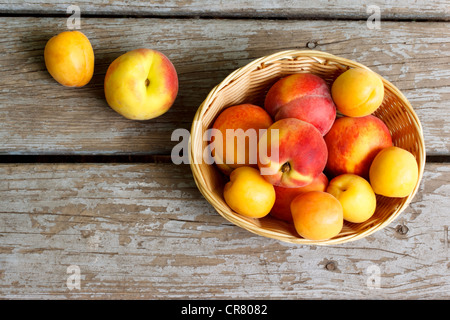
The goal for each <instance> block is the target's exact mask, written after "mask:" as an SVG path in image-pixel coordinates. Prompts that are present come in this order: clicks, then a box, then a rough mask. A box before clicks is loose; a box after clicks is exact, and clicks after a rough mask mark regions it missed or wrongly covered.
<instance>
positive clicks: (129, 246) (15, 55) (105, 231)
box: [0, 0, 450, 299]
mask: <svg viewBox="0 0 450 320" xmlns="http://www.w3.org/2000/svg"><path fill="white" fill-rule="evenodd" d="M71 4H73V3H69V2H67V1H59V2H58V3H53V2H48V1H44V0H35V1H26V2H23V1H1V0H0V13H1V14H2V16H1V17H0V26H1V29H2V31H3V32H2V39H1V40H0V66H1V68H0V77H1V80H2V82H1V83H2V85H1V86H0V121H1V125H0V140H1V141H2V143H1V145H0V160H3V161H2V162H5V161H6V162H8V161H9V162H11V159H12V160H14V161H17V163H0V299H23V298H26V299H27V298H28V299H35V298H38V299H85V298H88V299H90V298H92V299H178V298H185V299H195V298H204V299H219V298H223V299H229V298H232V299H253V298H256V299H258V298H259V299H342V298H350V299H386V298H387V299H450V295H449V292H450V263H449V259H448V258H449V234H448V227H449V219H448V213H449V209H448V208H449V207H450V200H449V199H450V163H449V162H448V160H449V159H450V158H449V156H450V127H449V125H448V123H449V121H450V112H449V111H450V106H449V103H448V101H449V98H450V89H449V88H450V69H449V65H450V50H449V39H450V32H449V30H450V29H449V22H448V20H449V19H448V16H449V15H448V10H449V6H448V3H447V1H432V2H429V1H428V2H423V3H422V2H421V1H402V2H398V1H373V2H371V4H374V5H378V6H379V7H380V9H381V18H382V20H381V29H379V30H377V29H373V30H371V29H369V28H367V25H366V19H367V17H368V15H369V14H368V13H367V11H366V10H367V4H366V3H363V2H362V1H357V0H345V1H339V2H336V1H322V0H320V1H303V0H302V1H290V0H274V1H270V2H267V1H265V2H264V3H263V4H262V2H256V1H251V0H245V1H234V0H231V1H220V2H216V1H204V0H203V1H202V0H189V1H177V0H170V1H160V0H155V1H146V2H141V1H135V0H131V1H121V0H112V1H107V2H104V1H100V2H92V1H85V0H81V1H79V2H78V3H77V4H78V5H79V6H80V9H81V16H82V19H81V31H83V32H84V33H85V34H86V35H87V36H88V37H89V39H90V40H91V42H92V44H93V47H94V51H95V58H96V63H95V74H94V77H93V79H92V81H91V82H90V83H89V85H87V86H86V87H84V88H78V89H70V88H64V87H62V86H60V85H59V84H57V83H56V82H55V81H54V80H53V79H52V78H51V77H50V76H49V74H48V72H47V71H46V69H45V65H44V60H43V50H44V46H45V43H46V41H47V40H48V39H49V38H50V37H51V36H53V35H55V34H57V33H59V32H61V31H63V30H65V29H66V19H67V17H68V14H66V9H67V7H68V6H69V5H71ZM53 15H56V16H53ZM108 16H114V17H108ZM124 16H128V17H124ZM145 16H146V18H145ZM215 17H220V18H221V19H215ZM227 18H229V19H227ZM267 18H268V19H267ZM285 18H289V19H285ZM308 19H310V20H308ZM335 19H339V20H335ZM358 19H359V20H358ZM388 20H392V21H388ZM416 20H425V21H421V22H417V21H416ZM138 47H151V48H154V49H158V50H160V51H162V52H164V53H165V54H167V56H168V57H169V58H170V59H171V60H172V61H173V62H174V65H175V67H176V68H177V71H178V74H179V78H180V92H179V95H178V98H177V100H176V102H175V104H174V106H173V107H172V109H171V110H170V111H169V112H168V113H166V114H165V115H163V116H161V117H159V118H157V119H154V120H150V121H130V120H126V119H124V118H122V117H121V116H119V115H118V114H116V113H115V112H114V111H112V110H111V109H110V108H109V107H108V106H107V105H106V102H105V100H104V94H103V78H104V75H105V73H106V69H107V67H108V65H109V64H110V63H111V62H112V61H113V60H114V59H115V58H116V57H117V56H119V55H120V54H122V53H124V52H126V51H128V50H132V49H135V48H138ZM299 48H302V49H303V48H304V49H307V48H314V49H315V50H323V51H327V52H330V53H332V54H335V55H339V56H342V57H345V58H349V59H352V60H355V61H358V62H360V63H363V64H365V65H367V66H368V67H370V68H372V69H373V70H374V71H376V72H378V73H379V74H381V75H382V76H383V77H385V78H386V79H388V80H389V81H391V82H392V83H393V84H394V85H396V86H397V87H398V88H399V89H400V90H401V91H402V92H403V93H404V94H405V96H406V97H407V98H408V99H409V101H410V102H411V104H412V106H413V107H414V109H415V110H416V112H417V114H418V116H419V118H420V120H421V122H422V125H423V129H424V136H425V145H426V151H427V155H430V156H431V157H430V159H434V160H436V159H439V161H443V163H431V162H429V163H427V165H426V167H425V173H424V178H423V180H422V183H421V187H420V190H419V192H418V193H417V195H416V197H415V198H414V200H413V202H412V203H411V205H410V206H409V207H408V208H407V209H406V210H405V211H404V212H403V213H402V215H401V216H400V217H398V218H397V219H396V220H395V221H394V222H392V223H391V224H390V225H389V226H387V227H386V228H384V229H383V230H380V231H378V232H376V233H374V234H372V235H370V236H368V237H366V238H364V239H361V240H358V241H355V242H350V243H347V244H343V245H336V246H328V247H321V246H298V245H294V244H286V243H281V242H279V241H276V240H273V239H267V238H263V237H261V236H258V235H254V234H252V233H250V232H248V231H246V230H243V229H241V228H239V227H236V226H234V225H232V224H231V223H229V222H228V221H226V220H225V219H223V218H222V217H221V216H220V215H219V214H218V213H217V212H215V210H214V209H213V208H212V206H211V205H210V204H209V203H208V202H207V201H206V200H205V199H204V198H203V196H202V195H201V194H200V192H199V191H198V189H197V187H196V185H195V183H194V181H193V179H192V174H191V171H190V169H189V167H188V166H186V165H182V166H175V165H173V164H170V163H158V162H159V160H158V159H165V160H167V159H168V155H170V151H171V149H172V147H173V145H175V144H176V143H177V142H174V141H171V133H172V132H173V130H174V129H176V128H186V129H189V128H190V126H191V121H192V118H193V116H194V113H195V111H196V110H197V108H198V106H199V105H200V104H201V102H202V101H203V99H204V98H205V97H206V95H207V94H208V92H209V91H210V90H211V89H212V88H213V87H214V86H215V85H216V84H218V83H219V82H220V81H221V80H222V79H223V78H224V77H226V76H227V75H228V74H229V73H230V72H232V71H233V70H235V69H236V68H239V67H241V66H244V65H245V64H247V63H248V62H250V61H252V60H253V59H256V58H259V57H261V56H263V55H267V54H270V53H274V52H276V51H280V50H286V49H299ZM30 155H37V156H34V157H31V156H30ZM46 155H52V156H51V157H46ZM108 155H112V156H115V155H121V157H116V158H113V159H119V161H120V159H122V160H123V159H126V157H128V156H129V157H130V159H133V160H128V161H126V162H129V161H138V162H139V163H102V162H101V161H102V159H108V157H107V156H108ZM147 155H152V156H150V157H146V156H147ZM60 156H62V157H60ZM72 156H76V157H74V159H75V160H74V161H81V162H85V161H86V160H83V159H87V161H90V160H93V161H94V162H97V163H56V164H53V163H49V162H51V161H52V160H58V161H59V162H61V161H65V160H67V161H69V162H73V161H71V160H70V159H71V157H72ZM58 157H60V158H58ZM4 159H6V160H4ZM61 159H63V160H61ZM145 159H149V160H150V161H152V162H156V163H144V162H145V161H143V160H145ZM109 160H111V159H109ZM29 161H36V163H26V162H29ZM40 161H42V163H39V162H40ZM446 161H447V162H446ZM71 266H77V267H79V270H80V275H81V282H80V289H74V290H70V289H69V287H68V285H67V280H68V279H69V278H70V275H71V273H70V271H69V270H70V267H71ZM378 276H379V277H378ZM373 280H376V281H375V282H373ZM377 281H378V282H377Z"/></svg>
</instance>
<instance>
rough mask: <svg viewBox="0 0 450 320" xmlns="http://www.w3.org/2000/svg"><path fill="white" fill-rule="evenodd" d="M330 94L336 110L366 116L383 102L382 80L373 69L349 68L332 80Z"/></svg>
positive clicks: (354, 115) (352, 115) (355, 115)
mask: <svg viewBox="0 0 450 320" xmlns="http://www.w3.org/2000/svg"><path fill="white" fill-rule="evenodd" d="M331 95H332V97H333V100H334V103H335V104H336V108H337V110H338V111H339V112H341V113H342V114H343V115H346V116H349V117H363V116H367V115H369V114H371V113H373V112H374V111H375V110H376V109H378V107H379V106H380V105H381V103H382V102H383V98H384V86H383V81H382V80H381V78H380V77H379V76H378V75H377V74H376V73H375V72H373V71H370V70H367V69H363V68H353V69H349V70H347V71H345V72H344V73H342V74H341V75H340V76H338V77H337V78H336V80H335V81H334V82H333V85H332V86H331Z"/></svg>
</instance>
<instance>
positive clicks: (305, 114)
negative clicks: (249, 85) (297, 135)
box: [264, 73, 336, 135]
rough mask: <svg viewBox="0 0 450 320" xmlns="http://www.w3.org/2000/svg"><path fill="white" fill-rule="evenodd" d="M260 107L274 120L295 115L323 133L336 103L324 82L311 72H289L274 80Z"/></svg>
mask: <svg viewBox="0 0 450 320" xmlns="http://www.w3.org/2000/svg"><path fill="white" fill-rule="evenodd" d="M264 108H265V109H266V110H267V111H268V112H269V114H270V115H271V116H272V117H273V118H274V120H275V121H278V120H280V119H285V118H297V119H300V120H303V121H306V122H308V123H311V124H312V125H313V126H315V127H316V128H317V129H318V130H319V131H320V133H321V134H322V135H325V134H326V133H327V132H328V131H329V130H330V128H331V126H332V125H333V122H334V120H335V119H336V106H335V105H334V102H333V100H332V98H331V93H330V89H329V88H328V85H327V83H326V82H325V81H324V80H323V79H322V78H320V77H319V76H316V75H314V74H312V73H298V74H292V75H289V76H287V77H285V78H282V79H280V80H278V81H277V82H276V83H275V84H274V85H273V86H272V87H271V88H270V89H269V91H268V92H267V95H266V98H265V101H264Z"/></svg>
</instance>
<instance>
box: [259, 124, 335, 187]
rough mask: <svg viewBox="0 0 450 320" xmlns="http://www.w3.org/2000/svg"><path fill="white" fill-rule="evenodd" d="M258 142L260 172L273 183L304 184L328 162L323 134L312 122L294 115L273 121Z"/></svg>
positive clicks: (312, 178) (284, 185)
mask: <svg viewBox="0 0 450 320" xmlns="http://www.w3.org/2000/svg"><path fill="white" fill-rule="evenodd" d="M258 145H259V149H260V154H259V163H258V166H259V168H260V170H261V174H262V175H263V176H264V178H266V179H267V181H269V182H270V183H272V184H273V185H275V186H280V187H286V188H294V187H303V186H306V185H308V184H310V183H311V182H312V181H313V180H314V179H315V178H316V177H317V176H318V175H319V174H320V173H322V172H323V170H324V168H325V165H326V162H327V155H328V151H327V146H326V144H325V141H324V139H323V137H322V134H321V133H320V132H319V130H317V129H316V128H315V127H314V126H313V125H312V124H310V123H308V122H305V121H302V120H299V119H296V118H286V119H281V120H278V121H276V122H275V123H274V124H272V125H271V126H270V127H269V129H267V132H266V133H265V134H264V135H262V136H261V138H260V139H259V143H258Z"/></svg>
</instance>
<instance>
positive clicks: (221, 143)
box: [211, 103, 273, 174]
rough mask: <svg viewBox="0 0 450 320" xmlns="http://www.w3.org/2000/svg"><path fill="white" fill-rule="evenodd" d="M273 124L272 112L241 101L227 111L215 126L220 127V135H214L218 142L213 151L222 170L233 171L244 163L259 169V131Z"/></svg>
mask: <svg viewBox="0 0 450 320" xmlns="http://www.w3.org/2000/svg"><path fill="white" fill-rule="evenodd" d="M272 123H273V121H272V118H271V117H270V116H269V114H268V113H267V112H266V111H265V110H264V109H263V108H261V107H259V106H256V105H253V104H248V103H246V104H240V105H236V106H231V107H228V108H226V109H225V110H223V111H222V112H221V113H220V114H219V116H218V117H217V118H216V120H215V121H214V123H213V126H212V128H213V129H216V130H219V132H220V136H219V137H216V136H212V138H211V141H212V142H213V143H214V148H213V150H212V151H211V153H212V155H213V157H214V161H215V163H216V165H217V166H218V167H219V169H220V170H221V171H222V172H223V173H225V174H230V173H231V171H233V169H235V168H238V167H242V166H251V167H255V168H258V139H259V134H260V131H259V130H260V129H267V128H269V126H270V125H272ZM249 129H250V131H248V130H249ZM251 130H253V131H251ZM220 138H221V139H220ZM252 140H254V141H252Z"/></svg>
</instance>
